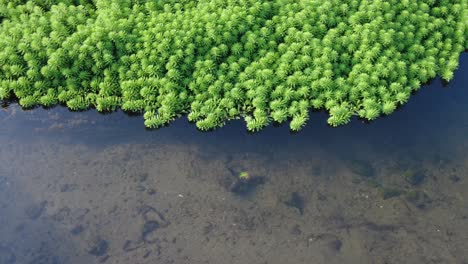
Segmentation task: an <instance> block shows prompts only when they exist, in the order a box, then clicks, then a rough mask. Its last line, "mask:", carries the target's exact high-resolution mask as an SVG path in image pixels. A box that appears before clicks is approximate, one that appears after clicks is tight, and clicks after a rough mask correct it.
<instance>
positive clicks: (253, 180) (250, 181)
mask: <svg viewBox="0 0 468 264" xmlns="http://www.w3.org/2000/svg"><path fill="white" fill-rule="evenodd" d="M264 183H265V178H264V177H260V176H256V177H249V178H247V179H245V178H239V179H237V180H234V182H232V184H231V185H230V186H229V191H230V192H233V193H235V194H238V195H248V194H250V193H252V192H253V191H254V190H255V189H256V188H257V186H259V185H262V184H264Z"/></svg>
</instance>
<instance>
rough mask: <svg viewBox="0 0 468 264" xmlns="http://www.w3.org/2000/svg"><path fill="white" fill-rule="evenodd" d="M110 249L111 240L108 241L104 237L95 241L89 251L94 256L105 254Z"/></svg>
mask: <svg viewBox="0 0 468 264" xmlns="http://www.w3.org/2000/svg"><path fill="white" fill-rule="evenodd" d="M108 249H109V242H107V241H106V240H104V239H100V238H99V239H97V240H96V241H95V242H94V243H93V245H92V246H91V249H90V250H89V251H88V253H89V254H91V255H93V256H96V257H100V256H104V255H105V254H106V253H107V250H108Z"/></svg>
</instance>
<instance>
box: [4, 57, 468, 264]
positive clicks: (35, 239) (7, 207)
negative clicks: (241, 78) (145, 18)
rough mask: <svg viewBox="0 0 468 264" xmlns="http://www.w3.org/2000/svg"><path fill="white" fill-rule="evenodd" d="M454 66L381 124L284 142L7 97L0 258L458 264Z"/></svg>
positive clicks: (462, 175)
mask: <svg viewBox="0 0 468 264" xmlns="http://www.w3.org/2000/svg"><path fill="white" fill-rule="evenodd" d="M467 68H468V54H466V53H465V54H463V55H462V60H461V65H460V69H459V70H458V72H457V73H456V77H455V79H454V80H453V81H452V82H451V83H449V84H448V85H444V84H443V83H442V82H441V81H440V80H439V79H436V80H434V81H433V82H432V83H431V84H430V85H428V86H425V87H424V88H423V89H422V91H421V92H420V93H419V94H417V95H415V96H414V97H412V98H411V101H410V103H409V104H408V105H406V106H404V107H403V108H402V109H401V110H400V111H398V112H397V113H395V114H393V115H392V116H390V117H386V118H382V119H379V120H377V121H375V122H372V123H370V124H367V123H365V122H362V121H360V120H354V121H353V122H352V123H351V124H350V125H347V126H344V127H339V128H336V129H332V128H329V127H327V126H326V115H325V114H324V113H313V114H312V117H311V120H310V122H309V125H308V126H307V127H306V128H305V129H304V130H303V131H301V132H300V133H298V134H293V135H291V134H290V132H289V130H288V127H287V126H281V127H277V128H273V127H270V128H268V129H265V130H264V131H262V132H260V133H257V134H253V135H251V134H248V133H247V132H246V131H245V128H244V126H245V125H244V124H243V123H242V122H241V121H233V122H230V123H229V124H228V125H226V126H225V127H224V128H222V129H218V130H216V131H214V132H210V133H201V132H198V131H197V130H196V128H195V126H194V125H193V124H190V123H188V122H187V121H186V120H185V119H183V118H182V119H180V120H177V121H175V122H174V123H173V124H172V125H171V126H170V127H168V128H164V129H161V130H157V131H146V130H145V129H144V127H143V122H142V117H141V116H134V117H129V116H126V115H125V114H123V113H113V114H109V115H100V114H97V113H95V111H87V112H81V113H70V112H68V111H67V110H66V109H64V108H62V107H56V108H53V109H50V110H47V111H45V110H43V109H40V108H38V109H34V110H29V111H24V110H21V109H20V108H19V107H18V106H17V105H16V104H11V105H10V106H8V107H5V108H2V109H1V110H0V122H1V125H2V129H1V130H0V143H1V146H0V164H1V166H0V264H4V263H243V264H245V263H269V264H272V263H467V262H468V252H467V251H466V244H467V242H468V193H467V192H466V190H467V189H468V179H467V177H468V156H467V155H466V153H468V136H467V135H468V111H467V110H468V90H467V89H466V87H467V85H468V76H466V74H465V73H466V72H467V71H466V69H467ZM242 172H247V173H248V177H247V178H245V179H240V178H239V175H240V173H242Z"/></svg>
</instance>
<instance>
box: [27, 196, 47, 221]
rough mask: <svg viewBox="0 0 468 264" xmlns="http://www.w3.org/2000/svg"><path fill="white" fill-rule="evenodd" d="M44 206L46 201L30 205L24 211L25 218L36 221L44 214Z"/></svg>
mask: <svg viewBox="0 0 468 264" xmlns="http://www.w3.org/2000/svg"><path fill="white" fill-rule="evenodd" d="M46 206H47V201H42V202H40V203H34V204H31V205H30V206H28V207H27V208H26V210H25V213H26V216H27V217H28V218H29V219H31V220H36V219H38V218H39V217H41V215H42V213H44V211H45V209H46Z"/></svg>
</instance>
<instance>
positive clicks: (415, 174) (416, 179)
mask: <svg viewBox="0 0 468 264" xmlns="http://www.w3.org/2000/svg"><path fill="white" fill-rule="evenodd" d="M403 176H404V178H405V180H406V182H408V183H409V184H411V185H413V186H418V185H421V184H422V183H423V182H424V181H425V180H426V178H427V176H426V174H425V173H424V172H423V171H421V170H411V169H410V170H407V171H406V172H405V173H404V174H403Z"/></svg>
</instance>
